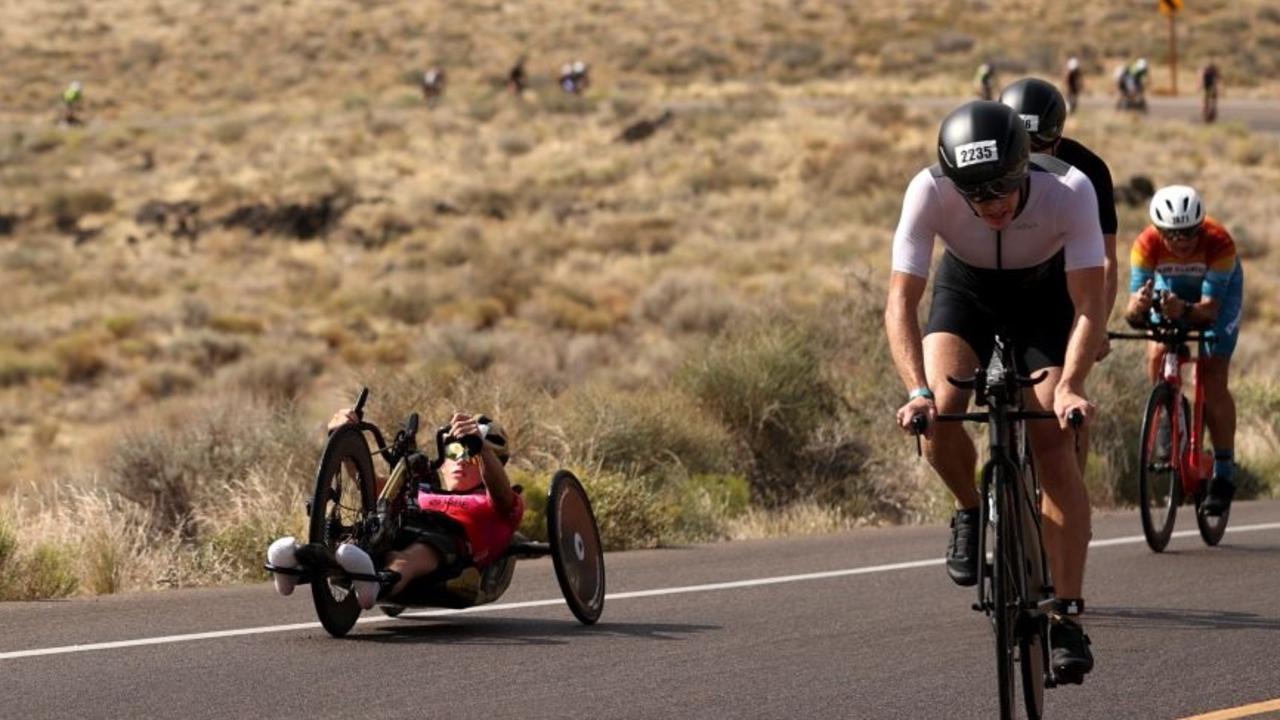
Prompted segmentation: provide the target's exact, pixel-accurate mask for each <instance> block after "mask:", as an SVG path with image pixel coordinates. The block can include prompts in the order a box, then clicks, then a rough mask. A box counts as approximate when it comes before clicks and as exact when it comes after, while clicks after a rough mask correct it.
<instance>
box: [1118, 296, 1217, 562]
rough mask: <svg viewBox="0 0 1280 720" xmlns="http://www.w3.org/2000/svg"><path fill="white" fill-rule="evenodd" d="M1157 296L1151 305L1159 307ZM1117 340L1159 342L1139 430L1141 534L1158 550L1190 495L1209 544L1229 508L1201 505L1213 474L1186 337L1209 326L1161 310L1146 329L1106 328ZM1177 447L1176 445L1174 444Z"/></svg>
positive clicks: (1195, 363)
mask: <svg viewBox="0 0 1280 720" xmlns="http://www.w3.org/2000/svg"><path fill="white" fill-rule="evenodd" d="M1159 301H1160V298H1159V297H1157V298H1156V302H1155V305H1154V307H1155V308H1156V312H1157V313H1159V304H1160V303H1159ZM1107 336H1108V337H1110V338H1112V339H1116V340H1148V341H1154V342H1158V343H1160V344H1161V345H1163V346H1164V347H1163V349H1162V350H1161V351H1160V368H1161V371H1160V378H1159V379H1158V380H1157V381H1156V383H1155V385H1154V386H1153V387H1152V388H1151V394H1150V395H1149V396H1148V397H1147V406H1146V410H1145V411H1144V412H1143V415H1142V433H1141V435H1139V436H1138V494H1139V500H1140V504H1139V506H1138V508H1139V512H1140V515H1141V516H1142V534H1143V535H1144V536H1145V537H1146V539H1147V546H1148V547H1150V548H1151V550H1152V551H1153V552H1163V551H1164V549H1165V547H1166V546H1167V545H1168V544H1169V538H1170V537H1172V535H1173V522H1174V519H1175V518H1176V517H1177V514H1178V506H1179V505H1181V504H1182V502H1183V499H1184V498H1190V499H1191V500H1192V501H1193V502H1194V504H1195V509H1196V526H1197V527H1198V528H1199V529H1200V537H1201V539H1203V540H1204V542H1205V544H1207V545H1210V546H1213V545H1217V544H1218V542H1219V541H1221V540H1222V536H1223V534H1224V533H1226V531H1227V519H1228V517H1229V516H1230V510H1227V511H1226V512H1223V513H1222V515H1220V516H1212V515H1206V514H1205V513H1204V512H1203V511H1202V510H1201V507H1200V506H1201V504H1202V503H1203V502H1204V499H1205V495H1206V493H1207V492H1208V488H1209V480H1210V478H1212V476H1213V454H1212V453H1210V452H1208V451H1207V450H1205V449H1204V429H1205V420H1204V386H1203V385H1202V384H1201V382H1200V370H1201V364H1202V358H1201V357H1200V355H1199V354H1198V353H1197V355H1196V357H1195V359H1194V360H1193V359H1192V358H1191V349H1190V347H1188V345H1187V343H1188V342H1191V341H1193V340H1195V341H1200V340H1212V339H1213V331H1212V330H1193V329H1190V328H1188V327H1186V326H1184V325H1182V324H1181V323H1177V322H1173V321H1170V320H1167V319H1165V318H1164V316H1163V314H1161V315H1160V320H1159V322H1156V323H1154V324H1152V325H1151V327H1150V328H1149V329H1147V331H1146V332H1108V333H1107ZM1187 364H1190V365H1191V366H1192V372H1191V380H1192V382H1193V383H1194V384H1195V395H1194V397H1195V401H1194V404H1191V403H1188V402H1187V398H1186V396H1185V395H1183V393H1182V366H1183V365H1187ZM1175 449H1176V450H1175Z"/></svg>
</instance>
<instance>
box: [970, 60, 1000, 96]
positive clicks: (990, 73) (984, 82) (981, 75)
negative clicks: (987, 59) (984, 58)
mask: <svg viewBox="0 0 1280 720" xmlns="http://www.w3.org/2000/svg"><path fill="white" fill-rule="evenodd" d="M973 91H974V92H975V93H977V95H978V97H980V98H982V99H983V100H991V99H992V98H994V97H995V92H996V71H995V68H993V67H991V63H982V64H981V65H979V66H978V70H977V72H975V73H974V74H973Z"/></svg>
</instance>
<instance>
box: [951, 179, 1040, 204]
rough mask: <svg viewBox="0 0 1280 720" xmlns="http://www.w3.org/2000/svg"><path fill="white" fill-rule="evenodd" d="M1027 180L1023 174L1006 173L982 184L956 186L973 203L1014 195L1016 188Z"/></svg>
mask: <svg viewBox="0 0 1280 720" xmlns="http://www.w3.org/2000/svg"><path fill="white" fill-rule="evenodd" d="M1024 180H1026V177H1025V176H1022V175H1006V176H1005V177H1002V178H997V179H995V180H990V181H988V182H984V183H982V184H981V185H975V186H973V187H963V186H960V185H957V186H956V189H957V190H959V191H960V194H961V195H963V196H964V197H965V199H966V200H968V201H969V202H973V203H980V202H986V201H988V200H998V199H1000V198H1002V197H1008V196H1009V195H1012V194H1013V192H1014V191H1015V190H1018V189H1020V188H1021V187H1022V182H1023V181H1024Z"/></svg>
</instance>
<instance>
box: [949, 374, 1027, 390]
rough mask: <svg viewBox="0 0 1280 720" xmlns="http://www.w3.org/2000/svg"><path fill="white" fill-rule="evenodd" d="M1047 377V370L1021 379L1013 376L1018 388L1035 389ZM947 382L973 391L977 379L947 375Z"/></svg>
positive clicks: (1019, 376) (975, 377) (976, 385)
mask: <svg viewBox="0 0 1280 720" xmlns="http://www.w3.org/2000/svg"><path fill="white" fill-rule="evenodd" d="M1048 376H1049V371H1048V370H1041V371H1040V372H1038V373H1036V374H1034V375H1032V376H1031V377H1023V376H1022V375H1015V376H1014V382H1016V383H1018V387H1020V388H1029V387H1035V386H1036V385H1039V384H1040V383H1042V382H1044V379H1045V378H1046V377H1048ZM947 382H949V383H951V384H952V385H954V386H956V387H958V388H960V389H962V390H973V389H975V388H977V387H978V382H979V378H978V376H977V375H975V376H973V377H967V378H953V377H951V376H950V375H948V376H947ZM984 382H985V381H984Z"/></svg>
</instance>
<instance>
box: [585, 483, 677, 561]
mask: <svg viewBox="0 0 1280 720" xmlns="http://www.w3.org/2000/svg"><path fill="white" fill-rule="evenodd" d="M578 479H579V480H581V481H582V486H583V488H584V489H586V491H587V496H588V497H590V498H591V509H592V511H593V512H594V513H595V516H596V523H597V524H598V525H599V526H600V540H601V542H602V543H603V544H604V547H605V549H606V550H633V549H637V548H653V547H657V546H658V545H659V544H661V542H662V541H663V539H664V538H667V537H669V536H670V535H671V533H672V530H673V527H674V524H675V518H674V514H673V512H672V508H671V506H670V505H669V504H666V503H664V502H663V501H662V499H661V496H660V495H659V494H658V493H657V492H655V491H654V489H653V488H652V487H650V486H649V485H648V484H647V483H645V482H644V481H643V480H639V479H637V478H634V477H629V476H627V475H625V474H622V473H611V472H607V471H604V470H599V471H597V472H593V473H589V474H587V475H586V476H585V477H584V476H583V475H579V476H578Z"/></svg>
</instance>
